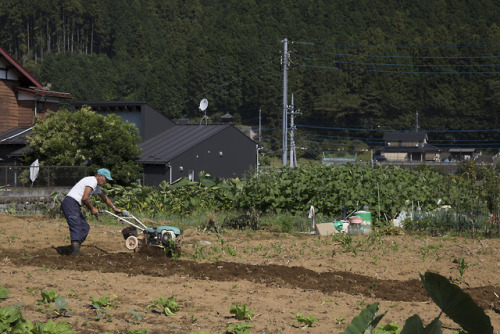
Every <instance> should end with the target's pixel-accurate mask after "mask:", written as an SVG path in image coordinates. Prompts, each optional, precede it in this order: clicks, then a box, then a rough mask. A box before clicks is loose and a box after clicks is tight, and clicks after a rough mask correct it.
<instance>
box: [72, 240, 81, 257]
mask: <svg viewBox="0 0 500 334" xmlns="http://www.w3.org/2000/svg"><path fill="white" fill-rule="evenodd" d="M71 246H72V247H73V253H71V256H80V242H79V241H72V242H71Z"/></svg>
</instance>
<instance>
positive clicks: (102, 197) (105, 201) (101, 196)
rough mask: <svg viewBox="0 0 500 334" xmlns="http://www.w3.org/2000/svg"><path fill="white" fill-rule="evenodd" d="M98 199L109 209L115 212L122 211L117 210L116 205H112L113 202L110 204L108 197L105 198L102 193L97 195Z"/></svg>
mask: <svg viewBox="0 0 500 334" xmlns="http://www.w3.org/2000/svg"><path fill="white" fill-rule="evenodd" d="M99 197H100V198H101V199H102V200H103V201H104V203H106V204H107V205H108V206H109V207H110V208H111V209H113V210H114V211H115V212H122V210H120V209H118V208H117V207H116V205H114V204H113V202H111V200H110V199H109V197H108V196H106V194H104V193H100V194H99Z"/></svg>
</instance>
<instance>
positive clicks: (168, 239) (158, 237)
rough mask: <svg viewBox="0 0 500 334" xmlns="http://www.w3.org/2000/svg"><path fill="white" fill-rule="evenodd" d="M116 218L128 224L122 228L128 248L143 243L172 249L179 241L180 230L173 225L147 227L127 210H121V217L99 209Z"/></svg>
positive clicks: (136, 246)
mask: <svg viewBox="0 0 500 334" xmlns="http://www.w3.org/2000/svg"><path fill="white" fill-rule="evenodd" d="M101 212H104V213H107V214H109V215H111V216H113V217H115V218H116V219H118V220H120V221H122V222H125V223H127V224H128V225H130V226H129V227H126V228H124V229H123V230H122V234H123V237H124V238H125V247H127V249H130V250H138V249H140V247H141V246H143V245H145V244H146V245H150V246H157V247H161V248H163V249H164V250H166V251H167V250H168V251H174V250H175V249H176V248H177V247H178V245H179V243H180V236H181V235H182V231H181V230H180V229H178V228H177V227H173V226H159V227H147V226H146V225H144V224H143V223H142V222H141V221H140V220H139V219H137V218H136V217H134V216H133V215H132V214H130V213H129V212H128V211H125V210H122V212H121V215H122V217H120V216H118V215H116V214H114V213H112V212H110V211H107V210H101ZM137 230H140V231H141V232H142V236H138V233H137Z"/></svg>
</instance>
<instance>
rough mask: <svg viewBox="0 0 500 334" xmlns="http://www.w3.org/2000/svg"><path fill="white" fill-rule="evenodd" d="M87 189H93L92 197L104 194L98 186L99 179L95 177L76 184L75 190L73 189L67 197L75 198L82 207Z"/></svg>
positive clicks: (86, 178) (88, 177)
mask: <svg viewBox="0 0 500 334" xmlns="http://www.w3.org/2000/svg"><path fill="white" fill-rule="evenodd" d="M86 187H90V188H92V193H91V195H92V194H101V193H102V190H101V187H99V185H98V184H97V179H96V178H95V176H87V177H84V178H83V179H81V180H80V181H78V183H77V184H75V186H74V187H73V188H71V190H70V191H69V193H68V194H67V195H66V196H69V197H72V198H74V199H75V200H76V201H77V202H78V203H79V204H80V205H82V197H83V193H84V192H85V188H86Z"/></svg>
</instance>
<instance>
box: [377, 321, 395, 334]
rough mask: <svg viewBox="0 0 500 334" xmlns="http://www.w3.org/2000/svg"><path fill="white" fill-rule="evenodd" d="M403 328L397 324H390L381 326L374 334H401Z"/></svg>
mask: <svg viewBox="0 0 500 334" xmlns="http://www.w3.org/2000/svg"><path fill="white" fill-rule="evenodd" d="M400 333H401V326H400V325H399V324H397V323H395V322H391V323H388V324H387V325H380V326H377V328H375V330H374V331H373V334H400Z"/></svg>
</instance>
